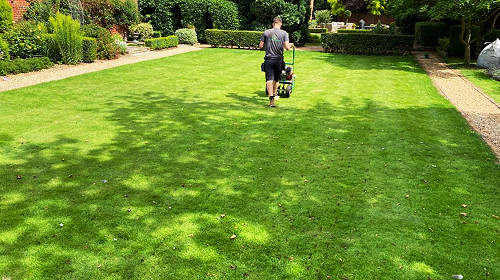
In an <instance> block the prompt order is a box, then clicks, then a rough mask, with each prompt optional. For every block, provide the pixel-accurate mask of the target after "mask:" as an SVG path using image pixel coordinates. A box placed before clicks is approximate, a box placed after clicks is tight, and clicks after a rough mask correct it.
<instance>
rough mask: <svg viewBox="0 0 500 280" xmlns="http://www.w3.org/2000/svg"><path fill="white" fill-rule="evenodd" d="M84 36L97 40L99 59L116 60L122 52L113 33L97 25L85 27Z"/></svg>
mask: <svg viewBox="0 0 500 280" xmlns="http://www.w3.org/2000/svg"><path fill="white" fill-rule="evenodd" d="M83 35H84V36H87V37H92V38H95V39H96V40H97V57H98V58H99V59H114V58H116V56H117V54H118V52H119V51H120V49H119V47H118V46H117V45H116V43H115V41H114V39H113V36H112V35H111V32H110V31H109V30H107V29H106V28H103V27H100V26H99V25H97V24H87V25H84V26H83Z"/></svg>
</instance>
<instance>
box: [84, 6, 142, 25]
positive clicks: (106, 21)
mask: <svg viewBox="0 0 500 280" xmlns="http://www.w3.org/2000/svg"><path fill="white" fill-rule="evenodd" d="M82 6H83V10H84V12H85V21H86V22H90V23H95V24H98V25H99V26H102V27H105V28H112V27H113V26H116V27H118V29H120V30H121V31H126V30H127V29H128V28H129V26H131V25H133V24H137V23H138V22H139V11H138V9H137V5H136V4H135V2H134V1H132V0H125V1H122V0H82Z"/></svg>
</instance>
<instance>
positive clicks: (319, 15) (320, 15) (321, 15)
mask: <svg viewBox="0 0 500 280" xmlns="http://www.w3.org/2000/svg"><path fill="white" fill-rule="evenodd" d="M314 18H316V22H317V23H318V24H324V23H329V22H330V11H328V10H322V11H316V12H315V13H314Z"/></svg>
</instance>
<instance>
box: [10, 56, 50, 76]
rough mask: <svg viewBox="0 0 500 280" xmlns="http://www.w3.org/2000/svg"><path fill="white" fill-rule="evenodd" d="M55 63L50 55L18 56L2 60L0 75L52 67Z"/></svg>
mask: <svg viewBox="0 0 500 280" xmlns="http://www.w3.org/2000/svg"><path fill="white" fill-rule="evenodd" d="M52 65H54V63H53V62H52V61H50V59H49V58H48V57H32V58H26V59H22V58H16V59H13V60H0V76H5V75H8V74H19V73H28V72H32V71H38V70H42V69H46V68H49V67H52Z"/></svg>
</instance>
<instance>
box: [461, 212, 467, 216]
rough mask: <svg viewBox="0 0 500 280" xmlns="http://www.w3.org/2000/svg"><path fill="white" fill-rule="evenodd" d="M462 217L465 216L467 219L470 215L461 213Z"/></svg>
mask: <svg viewBox="0 0 500 280" xmlns="http://www.w3.org/2000/svg"><path fill="white" fill-rule="evenodd" d="M460 215H462V216H464V217H467V216H468V215H469V214H467V213H465V212H463V213H460Z"/></svg>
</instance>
